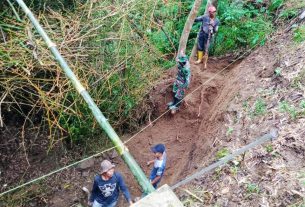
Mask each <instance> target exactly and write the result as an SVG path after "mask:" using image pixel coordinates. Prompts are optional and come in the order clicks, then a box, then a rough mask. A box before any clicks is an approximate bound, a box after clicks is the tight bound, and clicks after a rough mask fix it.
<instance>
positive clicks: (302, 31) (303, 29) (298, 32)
mask: <svg viewBox="0 0 305 207" xmlns="http://www.w3.org/2000/svg"><path fill="white" fill-rule="evenodd" d="M293 40H294V41H295V42H297V43H300V42H303V41H304V40H305V26H304V25H302V26H300V27H298V28H297V29H295V30H294V35H293Z"/></svg>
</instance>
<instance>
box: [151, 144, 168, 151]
mask: <svg viewBox="0 0 305 207" xmlns="http://www.w3.org/2000/svg"><path fill="white" fill-rule="evenodd" d="M150 149H151V151H152V152H153V153H157V152H159V153H163V152H165V145H164V144H157V145H155V146H153V147H152V148H150Z"/></svg>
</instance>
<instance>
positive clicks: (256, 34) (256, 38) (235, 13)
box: [212, 0, 273, 55]
mask: <svg viewBox="0 0 305 207" xmlns="http://www.w3.org/2000/svg"><path fill="white" fill-rule="evenodd" d="M257 3H259V2H257ZM218 17H219V19H220V22H221V25H220V27H219V32H218V34H217V36H216V40H215V48H214V50H213V51H212V52H213V53H214V54H215V55H220V54H224V53H226V52H231V51H234V50H238V49H241V48H244V47H248V46H250V47H253V46H254V45H257V44H263V43H264V41H265V38H266V36H267V35H268V34H270V33H271V32H272V30H273V26H272V18H271V17H270V16H268V13H267V10H266V9H262V8H260V9H259V8H257V7H255V6H254V5H252V4H251V3H249V2H242V1H239V2H236V1H229V0H225V1H220V2H219V5H218Z"/></svg>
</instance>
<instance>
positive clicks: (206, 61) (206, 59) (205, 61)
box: [204, 54, 209, 69]
mask: <svg viewBox="0 0 305 207" xmlns="http://www.w3.org/2000/svg"><path fill="white" fill-rule="evenodd" d="M208 58H209V56H208V54H206V55H205V56H204V69H207V63H208Z"/></svg>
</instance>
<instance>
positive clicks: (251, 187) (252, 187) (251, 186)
mask: <svg viewBox="0 0 305 207" xmlns="http://www.w3.org/2000/svg"><path fill="white" fill-rule="evenodd" d="M246 189H247V193H249V194H254V193H256V194H257V193H259V192H260V188H259V186H258V185H257V184H255V183H248V184H247V188H246Z"/></svg>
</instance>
